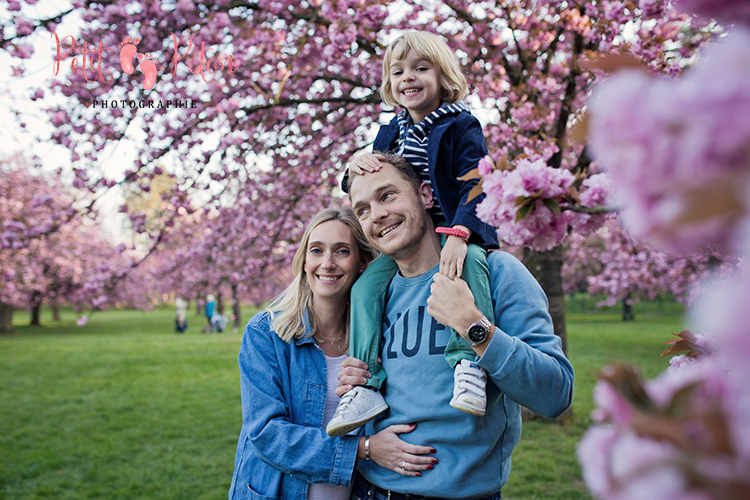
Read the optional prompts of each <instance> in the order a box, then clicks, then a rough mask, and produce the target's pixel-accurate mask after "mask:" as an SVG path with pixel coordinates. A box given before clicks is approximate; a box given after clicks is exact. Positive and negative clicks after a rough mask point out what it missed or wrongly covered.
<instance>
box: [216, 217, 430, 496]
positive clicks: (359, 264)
mask: <svg viewBox="0 0 750 500" xmlns="http://www.w3.org/2000/svg"><path fill="white" fill-rule="evenodd" d="M374 257H375V251H374V250H373V249H372V247H371V246H370V245H369V243H368V242H367V240H366V239H365V236H364V233H363V232H362V229H361V227H360V225H359V222H358V221H357V219H356V217H355V216H354V213H353V212H352V211H351V210H350V209H348V208H344V209H326V210H323V211H322V212H320V213H318V214H317V215H316V216H315V217H313V219H312V221H311V222H310V225H309V226H308V227H307V229H306V230H305V233H304V235H303V236H302V241H301V242H300V246H299V249H298V250H297V252H296V253H295V255H294V259H293V261H292V269H293V271H294V274H295V278H294V281H293V282H292V284H291V285H289V287H287V289H286V290H284V292H282V293H281V295H279V296H278V297H277V298H276V299H274V301H273V302H272V303H271V305H270V306H269V308H268V309H267V310H266V311H264V312H262V313H258V314H256V315H255V316H254V317H253V318H252V319H251V320H250V322H249V323H248V325H247V327H246V328H245V334H244V337H243V339H242V347H241V348H240V355H239V364H240V380H241V386H242V417H243V425H242V431H241V433H240V439H239V443H238V445H237V456H236V459H235V468H234V476H233V478H232V485H231V487H230V490H229V499H230V500H235V499H237V500H242V499H253V500H255V499H261V500H269V499H283V500H287V499H288V500H292V499H293V500H297V499H304V498H310V499H326V500H339V499H348V498H349V495H350V493H351V483H352V480H353V476H354V468H355V464H356V460H374V461H375V463H377V464H378V465H380V466H382V467H387V468H389V469H391V470H394V471H396V472H398V473H400V474H404V475H409V476H419V475H420V471H422V470H427V469H431V468H432V466H433V464H435V463H437V460H436V459H435V458H434V457H429V456H424V455H425V454H428V453H435V450H434V449H432V448H430V447H426V446H415V445H411V444H408V443H406V442H405V441H402V440H401V439H399V437H398V434H401V433H405V432H411V431H412V430H414V426H412V425H394V426H391V427H388V428H387V429H385V430H383V431H381V432H380V433H378V434H376V435H374V436H358V435H346V436H342V437H340V438H331V437H329V436H328V435H327V434H326V432H325V430H324V429H325V427H326V425H327V423H328V421H329V420H330V419H331V417H332V416H333V412H334V410H335V408H336V405H337V404H338V396H336V395H335V393H334V390H335V389H336V386H337V385H338V381H337V377H336V376H337V374H338V372H339V365H340V364H341V361H342V360H343V359H344V358H346V353H347V351H348V341H349V314H348V303H349V291H350V290H351V288H352V285H353V284H354V282H355V281H356V279H357V278H358V277H359V275H360V274H362V272H363V271H364V270H365V268H366V267H367V265H368V264H369V263H370V261H372V259H373V258H374ZM404 463H409V464H412V466H411V467H409V470H404V469H403V468H402V464H404Z"/></svg>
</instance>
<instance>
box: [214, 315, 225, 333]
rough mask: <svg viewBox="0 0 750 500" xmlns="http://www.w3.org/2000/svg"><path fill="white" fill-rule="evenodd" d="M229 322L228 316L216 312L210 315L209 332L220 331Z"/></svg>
mask: <svg viewBox="0 0 750 500" xmlns="http://www.w3.org/2000/svg"><path fill="white" fill-rule="evenodd" d="M227 323H229V318H228V317H227V316H226V315H224V314H219V313H216V314H214V315H213V316H211V333H213V332H216V333H222V332H223V331H224V329H225V328H226V327H227Z"/></svg>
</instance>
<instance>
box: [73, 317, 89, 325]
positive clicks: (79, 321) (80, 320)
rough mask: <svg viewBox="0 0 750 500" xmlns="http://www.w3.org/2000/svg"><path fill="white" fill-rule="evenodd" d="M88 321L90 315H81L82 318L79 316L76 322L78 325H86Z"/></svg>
mask: <svg viewBox="0 0 750 500" xmlns="http://www.w3.org/2000/svg"><path fill="white" fill-rule="evenodd" d="M88 322H89V317H88V316H81V317H80V318H78V319H77V320H76V324H77V325H78V326H86V323H88Z"/></svg>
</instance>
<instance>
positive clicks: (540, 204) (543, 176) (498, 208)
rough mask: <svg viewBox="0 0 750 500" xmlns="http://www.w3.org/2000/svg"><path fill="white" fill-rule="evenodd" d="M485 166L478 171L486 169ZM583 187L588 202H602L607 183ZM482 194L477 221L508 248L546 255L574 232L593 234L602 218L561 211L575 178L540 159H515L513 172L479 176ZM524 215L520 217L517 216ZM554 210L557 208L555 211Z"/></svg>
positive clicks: (596, 181)
mask: <svg viewBox="0 0 750 500" xmlns="http://www.w3.org/2000/svg"><path fill="white" fill-rule="evenodd" d="M488 164H489V161H488V162H487V163H485V164H483V165H481V168H482V169H483V171H486V169H488V168H491V165H488ZM601 175H602V174H598V176H597V178H596V179H594V180H593V181H592V183H591V184H588V185H586V187H587V191H592V193H591V194H590V195H588V198H586V199H587V200H588V201H590V202H592V203H593V202H594V201H595V200H597V199H604V197H605V196H606V193H607V184H606V182H607V180H606V179H604V178H602V177H600V176H601ZM483 179H484V180H483V182H482V189H483V191H484V193H485V194H486V197H485V199H484V200H482V202H481V203H480V204H479V205H478V206H477V215H478V216H479V218H480V219H482V220H483V221H485V222H487V223H488V224H491V225H493V226H495V227H496V228H497V234H498V237H499V238H500V239H501V240H503V241H505V242H506V243H508V244H510V245H513V246H528V247H529V248H532V249H534V250H541V251H545V250H551V249H552V248H555V247H556V246H558V245H560V243H562V241H563V240H564V239H565V237H566V236H567V233H568V228H569V227H573V228H574V229H576V230H580V231H586V232H587V231H590V230H594V229H598V228H599V227H601V225H602V224H603V223H604V220H605V218H606V217H605V216H603V215H597V216H589V215H588V214H574V213H573V212H570V211H566V210H565V209H567V208H569V207H570V206H571V203H572V199H573V198H572V197H571V196H570V194H571V192H570V190H571V189H572V185H573V183H574V182H575V176H574V175H573V174H572V173H570V171H568V170H565V169H560V168H552V167H549V166H547V164H546V163H545V162H544V161H542V160H541V159H536V160H532V159H528V158H524V159H520V160H518V161H516V162H514V165H513V166H512V168H510V169H507V170H504V171H500V170H493V171H490V172H489V173H487V174H486V175H484V177H483ZM522 207H525V208H523V209H524V210H526V211H527V212H526V214H525V215H519V212H520V210H521V209H522ZM553 207H556V209H554V208H553Z"/></svg>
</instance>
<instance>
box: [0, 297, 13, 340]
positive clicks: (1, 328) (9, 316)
mask: <svg viewBox="0 0 750 500" xmlns="http://www.w3.org/2000/svg"><path fill="white" fill-rule="evenodd" d="M12 331H13V306H12V305H10V304H6V303H4V302H0V333H10V332H12Z"/></svg>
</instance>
